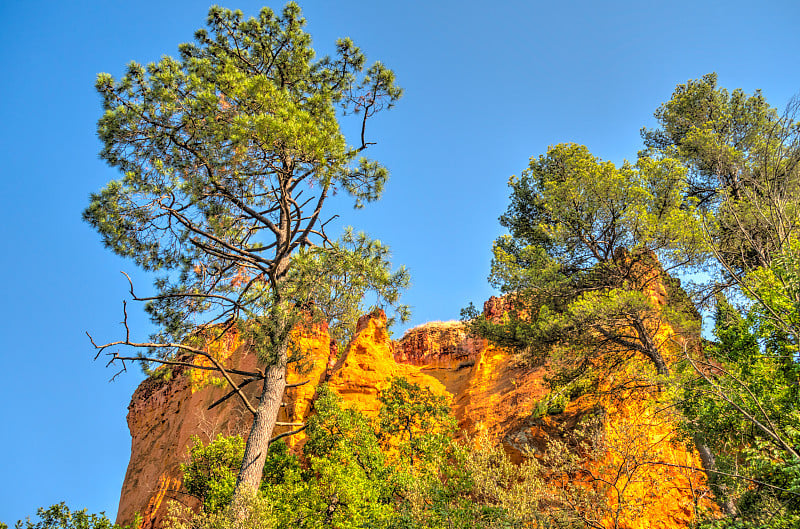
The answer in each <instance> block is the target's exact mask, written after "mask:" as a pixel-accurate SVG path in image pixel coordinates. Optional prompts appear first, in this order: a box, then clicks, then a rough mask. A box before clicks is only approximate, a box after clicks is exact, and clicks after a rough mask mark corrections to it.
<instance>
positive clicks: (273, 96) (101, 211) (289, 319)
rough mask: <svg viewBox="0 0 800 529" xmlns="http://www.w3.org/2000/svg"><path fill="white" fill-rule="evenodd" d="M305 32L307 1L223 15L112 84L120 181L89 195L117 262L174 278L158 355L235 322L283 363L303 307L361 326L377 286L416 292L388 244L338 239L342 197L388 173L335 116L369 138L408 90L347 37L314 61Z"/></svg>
mask: <svg viewBox="0 0 800 529" xmlns="http://www.w3.org/2000/svg"><path fill="white" fill-rule="evenodd" d="M304 26H305V20H304V19H303V18H302V16H301V13H300V8H299V7H298V6H297V4H295V3H289V4H287V5H286V7H285V8H284V9H283V11H282V13H280V14H276V13H274V12H273V11H272V10H271V9H269V8H264V9H262V10H261V12H260V13H259V15H258V16H257V17H254V18H249V19H246V18H244V16H243V15H242V13H241V12H239V11H230V10H227V9H223V8H219V7H212V8H211V9H210V11H209V16H208V30H199V31H198V32H197V33H196V34H195V42H194V43H188V44H182V45H181V46H180V47H179V52H180V53H179V57H178V58H172V57H166V56H165V57H164V58H162V59H161V60H160V61H159V62H156V63H152V64H149V65H147V66H143V65H140V64H137V63H131V64H130V65H129V66H128V70H127V73H126V74H125V75H124V76H123V77H122V78H121V79H119V80H115V79H113V78H112V77H111V76H110V75H108V74H100V75H99V76H98V79H97V90H98V91H99V93H100V95H101V96H102V98H103V109H104V114H103V117H102V118H101V119H100V120H99V122H98V134H99V136H100V139H101V140H102V142H103V150H102V152H101V157H102V158H103V159H104V160H105V161H106V162H107V163H108V164H109V165H110V166H112V167H114V168H116V169H118V170H119V171H120V173H121V174H122V177H121V178H120V179H119V180H115V181H112V182H110V183H109V184H108V185H107V186H106V187H105V188H104V189H103V190H102V191H100V192H99V193H96V194H93V195H92V196H91V201H90V204H89V207H88V208H87V209H86V211H85V212H84V218H85V219H86V220H87V221H88V222H89V223H90V224H91V225H92V226H93V227H95V228H96V229H97V230H98V232H99V233H100V235H101V236H102V238H103V242H104V243H105V244H106V246H107V247H108V248H110V249H111V250H112V251H114V252H115V253H117V254H119V255H122V256H125V257H129V258H131V259H133V260H134V261H135V262H136V263H137V264H138V265H139V266H140V267H142V268H143V269H145V270H150V271H160V272H161V273H162V276H161V277H160V278H158V279H157V280H156V282H155V286H156V292H157V294H156V295H155V296H153V297H151V298H148V299H147V311H148V313H149V314H150V317H151V319H152V320H153V322H154V323H156V324H157V325H158V327H159V328H160V331H159V332H158V334H157V335H155V336H154V337H153V341H154V342H156V343H158V344H169V343H173V344H178V343H183V342H185V341H187V340H189V341H191V337H192V333H194V332H195V330H196V329H197V327H198V326H202V325H206V326H207V325H209V324H211V323H215V322H229V321H230V320H231V318H233V319H235V320H236V321H239V322H246V323H242V324H241V325H240V329H239V330H240V332H241V333H243V334H244V335H246V336H247V337H248V338H249V339H250V342H251V343H252V345H253V347H254V348H255V349H256V350H257V351H258V352H259V355H260V357H261V358H262V360H263V361H264V362H267V363H275V362H278V361H280V356H281V355H282V354H283V353H282V350H284V349H285V345H286V342H287V340H288V337H289V334H290V331H291V329H292V328H293V326H294V324H296V323H297V322H299V321H301V320H302V318H303V315H302V314H300V313H299V312H300V311H297V310H296V308H297V307H305V308H306V309H307V310H310V309H309V307H317V308H318V309H319V310H320V311H321V312H322V316H324V317H325V318H328V319H331V320H332V323H333V328H334V329H337V330H338V329H348V328H350V327H352V326H353V325H354V321H351V320H353V318H354V314H355V313H357V312H358V311H359V309H360V308H362V307H361V298H362V297H363V296H364V294H365V292H366V291H371V292H373V293H374V296H375V298H376V299H377V300H378V302H381V303H387V304H389V305H396V303H397V298H398V295H399V289H401V288H403V287H405V286H406V285H407V282H408V278H407V273H406V272H405V270H402V269H401V270H400V271H398V272H396V273H391V271H390V263H389V262H388V260H387V256H388V251H387V249H386V247H385V246H383V245H382V244H381V243H380V242H378V241H371V240H369V239H368V238H367V237H366V236H364V235H359V236H353V235H352V233H349V232H348V233H347V234H345V236H344V238H343V239H342V240H341V241H338V242H334V241H333V240H331V239H329V238H328V237H327V235H326V234H325V231H324V227H325V224H326V223H327V221H328V220H329V217H331V215H328V216H327V217H326V216H325V211H324V205H325V202H326V199H327V198H328V197H329V196H330V195H332V194H334V193H335V192H336V191H337V190H343V191H345V192H346V193H348V194H349V195H351V196H352V197H353V199H354V203H355V205H356V206H358V207H360V206H361V205H363V204H364V203H366V202H371V201H374V200H377V199H378V198H379V197H380V195H381V193H382V190H383V187H384V183H385V181H386V179H387V177H388V171H387V170H386V169H385V168H384V167H382V166H381V165H380V164H379V163H377V162H375V161H372V160H369V159H367V158H364V157H363V156H362V153H363V151H364V150H365V149H366V148H368V146H369V145H371V144H372V143H370V142H367V141H366V139H365V137H364V134H363V133H362V134H361V136H360V138H359V139H358V140H359V141H358V142H357V143H356V144H350V143H348V141H347V139H346V138H345V136H344V135H343V133H342V132H341V130H340V124H339V118H338V117H337V110H344V111H345V114H346V115H347V116H352V119H355V120H356V121H357V124H358V125H361V127H360V128H361V129H362V130H364V129H363V127H364V126H366V123H367V121H368V120H369V118H371V117H372V116H373V115H375V113H377V112H379V111H381V110H385V109H388V108H390V107H392V106H393V105H394V103H395V102H396V101H397V100H398V99H399V98H400V96H401V95H402V91H401V90H400V89H399V88H398V87H397V86H396V85H395V83H394V75H393V73H392V72H391V71H390V70H388V69H387V68H385V67H384V66H383V65H382V64H381V63H379V62H377V63H375V64H373V65H372V66H370V67H366V66H365V61H366V60H365V56H364V54H363V53H362V52H361V50H360V49H359V48H358V47H356V46H355V45H354V44H353V42H352V41H351V40H349V39H342V40H339V41H338V42H337V44H336V53H335V55H334V56H333V57H327V56H326V57H322V58H318V59H316V58H315V53H314V51H313V49H312V48H311V37H310V36H309V35H308V34H307V33H306V32H305V31H304V30H303V27H304ZM348 119H350V118H348ZM301 195H302V198H300V197H301ZM293 256H297V258H293ZM326 273H327V275H326ZM306 274H308V276H306ZM401 313H402V314H405V309H402V310H401ZM253 323H256V324H255V325H254V324H253ZM345 334H346V332H345ZM175 349H176V348H175V347H161V346H159V347H155V348H151V353H152V354H153V356H156V357H160V358H163V357H165V356H170V355H172V354H174V353H175Z"/></svg>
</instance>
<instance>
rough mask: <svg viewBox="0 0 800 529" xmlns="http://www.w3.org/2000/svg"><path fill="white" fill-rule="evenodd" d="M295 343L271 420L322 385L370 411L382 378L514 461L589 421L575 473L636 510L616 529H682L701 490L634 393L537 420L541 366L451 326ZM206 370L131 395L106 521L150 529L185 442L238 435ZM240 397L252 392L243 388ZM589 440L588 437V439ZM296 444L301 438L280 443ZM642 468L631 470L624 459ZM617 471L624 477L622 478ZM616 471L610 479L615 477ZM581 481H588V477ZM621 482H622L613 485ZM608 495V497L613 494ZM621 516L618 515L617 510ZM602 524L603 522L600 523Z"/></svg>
mask: <svg viewBox="0 0 800 529" xmlns="http://www.w3.org/2000/svg"><path fill="white" fill-rule="evenodd" d="M502 308H503V303H502V300H500V299H497V298H494V299H493V300H490V302H488V303H487V306H486V311H487V314H488V315H491V316H492V317H500V316H501V315H502V310H503V309H502ZM295 342H296V343H297V344H298V346H299V347H301V348H302V349H303V350H304V351H305V352H306V353H307V358H308V366H307V368H308V370H306V371H304V372H305V373H306V374H305V375H303V376H302V377H301V376H300V375H298V374H297V373H292V374H291V375H290V383H291V382H298V381H301V380H304V379H308V380H309V383H307V384H305V385H302V386H299V387H296V388H291V389H289V390H288V391H287V395H286V399H285V403H286V405H285V407H284V408H283V411H282V412H281V415H282V416H281V418H280V419H279V420H281V421H286V422H300V421H302V420H304V419H305V418H307V417H308V415H309V413H311V412H312V409H311V408H312V401H313V397H314V393H315V391H316V387H317V386H318V385H319V384H321V383H322V382H324V381H327V383H328V384H329V385H330V387H331V388H332V389H334V390H335V391H336V392H337V393H339V394H340V395H341V396H342V397H343V398H344V400H345V402H347V403H350V404H351V405H352V406H354V407H356V408H357V409H359V410H361V411H363V412H365V413H367V414H370V415H373V416H374V415H375V414H377V412H378V408H379V403H378V394H379V392H380V390H381V389H383V388H385V387H388V385H389V380H390V379H391V378H392V377H404V378H406V379H408V380H410V381H411V382H415V383H417V384H420V385H423V386H426V387H429V388H431V390H432V391H434V392H435V393H439V394H445V395H448V396H449V397H450V399H451V403H452V409H453V413H454V415H455V417H456V419H457V421H458V425H459V427H460V428H461V430H462V433H463V435H470V436H471V435H475V434H477V433H482V432H485V433H486V434H487V435H488V436H489V437H490V439H493V440H495V441H498V442H501V443H503V446H504V447H505V448H506V451H507V452H508V453H509V454H510V455H511V456H512V458H515V459H517V460H520V459H521V458H522V457H523V454H524V453H531V452H532V453H534V454H541V453H542V452H543V451H544V449H545V447H546V446H547V444H548V442H549V440H550V439H554V438H559V439H561V438H563V437H564V435H565V434H564V432H568V431H571V430H576V429H577V428H578V426H579V425H580V424H583V423H585V422H586V420H587V418H588V419H590V418H599V420H600V422H599V423H598V424H599V426H596V430H597V431H596V432H595V433H596V434H597V435H600V436H601V437H602V439H603V442H604V444H603V445H602V446H603V447H604V448H603V452H602V457H596V454H595V457H593V458H592V457H590V458H588V459H587V461H586V464H585V466H584V470H583V471H582V472H583V474H584V478H582V479H585V480H586V483H587V487H590V486H591V479H592V478H591V476H595V477H597V478H599V479H603V480H606V481H608V477H609V476H610V475H616V476H617V478H616V479H618V480H619V479H622V481H619V488H623V485H624V490H625V497H619V498H615V497H609V498H608V501H609V502H610V503H611V504H613V503H614V502H615V501H624V502H626V505H633V506H634V507H635V508H633V510H632V511H631V514H629V515H628V514H626V515H625V516H626V517H624V519H622V520H618V522H619V523H618V526H619V527H642V528H649V527H653V528H656V527H665V528H666V527H688V526H689V524H690V521H691V519H692V516H693V509H694V505H695V501H696V499H697V497H696V491H697V490H698V488H699V485H701V483H702V479H701V477H700V475H699V474H698V473H697V472H692V471H689V470H687V469H686V468H687V467H689V468H691V467H696V466H698V461H697V458H696V456H695V454H694V453H693V452H691V451H690V450H687V449H686V447H685V444H684V443H682V442H680V441H679V440H678V439H676V438H675V427H674V425H675V420H674V417H671V416H669V414H668V413H665V412H664V411H663V410H662V411H658V410H659V407H657V406H655V407H654V406H651V405H649V404H648V402H647V400H646V399H643V398H642V396H641V395H638V396H634V395H633V394H631V395H630V399H628V400H627V401H625V400H624V399H623V400H619V399H616V400H612V399H605V400H604V399H602V398H597V397H588V396H584V397H579V398H576V399H573V400H572V401H570V402H569V403H568V405H567V406H566V407H565V408H564V409H563V410H561V411H559V412H558V413H546V414H542V413H540V412H538V411H535V410H536V404H537V402H539V401H541V400H542V398H543V397H544V396H545V395H546V394H547V392H548V386H547V385H546V383H545V376H546V375H547V366H546V365H542V366H539V367H535V368H532V367H530V366H529V365H525V364H523V363H521V362H520V360H519V359H518V358H517V357H516V356H515V355H513V354H511V353H509V352H508V351H505V350H503V349H501V348H498V347H495V346H493V345H491V344H488V343H486V342H485V341H484V340H481V339H478V338H475V337H473V336H470V335H469V333H468V332H467V330H466V328H465V327H464V326H463V324H461V323H459V322H435V323H429V324H425V325H423V326H420V327H417V328H414V329H411V330H409V331H407V332H406V333H405V335H404V336H403V337H402V339H400V340H398V341H397V342H392V341H391V339H390V337H389V334H388V332H387V330H386V316H385V315H384V314H383V312H381V311H377V312H375V313H373V314H370V315H367V316H364V317H363V318H362V319H361V320H360V321H359V324H358V331H357V333H356V335H355V337H354V338H353V340H352V341H351V343H350V344H349V345H348V346H347V347H346V348H344V349H343V350H342V351H341V352H340V351H339V349H338V348H337V347H336V346H335V345H333V344H332V343H331V340H330V338H329V337H328V334H327V330H326V329H325V328H324V327H318V328H316V329H314V330H311V331H306V332H298V334H296V336H295ZM216 347H219V350H218V353H220V354H219V356H220V357H223V358H225V360H226V363H227V364H228V365H238V366H243V368H244V369H248V368H253V367H254V365H255V358H254V357H253V355H252V354H250V353H248V351H247V348H246V347H245V346H244V345H243V344H241V343H239V341H238V340H237V339H236V337H235V336H231V337H226V341H225V342H224V343H220V344H219V345H217V346H216ZM207 376H208V375H207V374H206V373H198V372H197V371H196V370H195V371H193V372H191V373H190V372H187V371H183V372H178V371H177V370H176V371H174V372H173V376H172V378H171V379H170V380H154V379H148V380H147V381H145V382H143V383H142V385H141V386H140V387H139V389H138V390H137V391H136V393H135V394H134V396H133V399H132V401H131V405H130V407H129V414H128V424H129V427H130V429H131V436H132V438H133V441H132V450H131V461H130V465H129V467H128V472H127V474H126V478H125V483H124V485H123V490H122V497H121V499H120V508H119V512H118V517H117V522H118V523H127V522H130V521H131V520H132V519H133V515H134V513H136V512H139V513H142V515H143V522H144V523H143V527H144V529H150V528H152V527H158V526H159V524H160V521H161V519H162V516H163V513H164V503H165V500H167V499H170V498H173V499H179V500H180V501H182V502H184V503H186V502H187V500H186V498H185V496H184V495H182V494H181V493H180V464H181V463H182V462H184V461H185V460H186V459H187V447H188V446H189V444H190V438H191V436H192V435H199V436H201V438H202V439H203V440H204V441H207V440H208V439H210V438H211V437H213V436H214V435H216V434H217V433H224V434H233V433H239V434H244V435H246V433H247V430H248V428H249V417H248V416H247V415H246V412H245V410H244V408H243V406H242V405H241V404H240V403H239V402H238V401H237V400H235V399H229V400H228V401H226V402H225V404H223V405H221V406H218V407H216V408H214V409H213V410H207V408H208V406H209V405H210V404H211V403H213V402H214V401H215V400H217V399H218V398H219V397H220V396H222V395H224V390H223V389H220V388H219V387H217V386H214V385H209V384H208V380H207V379H206V378H205V377H207ZM248 389H249V392H250V394H251V395H254V394H255V393H257V392H258V389H259V388H248ZM598 432H599V433H598ZM290 442H291V444H292V445H294V446H299V444H301V443H302V437H301V436H296V437H294V438H292V440H291V441H290ZM645 460H646V461H649V462H650V463H655V464H649V465H647V466H646V467H645V466H642V465H639V466H637V467H636V468H634V469H633V470H632V471H631V468H632V467H630V461H639V462H642V461H645ZM620 469H626V471H629V472H628V474H625V473H624V472H623V473H621V472H620ZM614 473H616V474H614ZM586 476H589V477H588V478H587V477H586ZM620 476H622V477H621V478H620ZM611 490H614V489H613V488H612V489H611ZM625 512H627V511H625ZM603 523H604V525H607V526H611V525H612V524H613V520H604V521H603Z"/></svg>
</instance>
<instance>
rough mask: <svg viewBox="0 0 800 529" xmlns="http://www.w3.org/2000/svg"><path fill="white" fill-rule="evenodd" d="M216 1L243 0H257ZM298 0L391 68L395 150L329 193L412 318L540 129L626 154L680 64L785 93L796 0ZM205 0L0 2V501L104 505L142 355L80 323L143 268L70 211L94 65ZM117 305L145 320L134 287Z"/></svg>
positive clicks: (486, 253)
mask: <svg viewBox="0 0 800 529" xmlns="http://www.w3.org/2000/svg"><path fill="white" fill-rule="evenodd" d="M225 5H226V6H227V7H231V8H238V9H241V10H243V11H244V12H245V13H246V14H250V15H252V14H255V13H256V12H257V11H258V9H259V8H260V7H261V5H262V4H261V3H259V2H252V1H248V0H239V1H238V2H237V3H236V4H225ZM269 5H270V6H271V7H273V8H276V9H280V8H281V7H282V4H281V3H270V4H269ZM301 6H302V7H303V10H304V13H305V15H306V18H307V19H308V21H309V24H308V30H309V31H310V33H311V34H312V35H313V37H314V44H315V46H314V47H315V49H317V51H318V52H319V53H321V54H324V53H326V52H328V51H330V50H331V49H332V44H333V42H334V41H335V39H336V38H337V37H343V36H350V37H352V38H353V40H354V41H355V42H356V44H358V45H359V46H361V47H362V49H363V50H364V51H365V52H366V53H367V55H368V58H369V59H370V60H381V61H383V62H384V63H385V64H387V65H388V66H389V67H391V68H393V69H394V70H395V72H396V74H397V79H398V83H399V84H400V85H401V86H403V87H404V88H405V90H406V95H405V97H404V98H403V100H401V101H400V103H399V104H398V106H397V107H396V109H394V110H393V111H391V112H389V113H386V114H383V115H380V116H379V118H378V119H376V120H375V122H374V124H373V126H372V128H371V130H370V131H369V134H370V136H371V139H373V140H374V141H378V143H379V144H378V145H377V146H376V148H373V149H372V150H371V155H372V156H373V157H375V158H378V159H380V160H381V161H383V162H384V163H385V164H386V165H387V166H388V167H389V168H390V169H391V171H392V179H391V181H390V182H389V184H388V186H387V188H386V193H385V196H384V199H383V200H382V201H380V202H379V203H377V204H374V205H372V206H370V207H368V208H367V209H366V210H363V211H357V212H353V211H352V210H350V209H348V208H346V207H343V209H342V211H337V212H338V213H342V217H343V219H342V224H352V225H354V226H355V227H357V228H359V229H363V230H366V231H368V232H369V233H370V234H371V235H372V236H374V237H377V238H380V239H381V240H383V241H385V242H387V243H388V244H390V245H391V247H392V249H393V255H394V260H395V262H396V263H398V264H401V263H402V264H405V265H407V266H408V267H409V268H410V270H411V273H412V280H413V286H412V287H411V289H410V290H409V291H408V294H407V295H406V298H405V299H406V301H407V302H408V303H410V304H411V305H412V308H413V317H412V321H411V323H410V326H413V325H417V324H421V323H424V322H426V321H430V320H449V319H457V318H458V316H459V310H460V309H461V308H462V307H464V306H465V305H466V304H467V303H469V302H470V301H474V302H475V303H476V304H478V305H479V304H481V303H482V302H483V301H484V300H485V299H486V298H487V297H488V296H489V295H491V294H492V290H491V289H490V288H489V286H488V285H487V283H486V276H487V272H488V268H489V260H490V247H491V242H492V241H493V240H494V239H495V238H496V237H497V236H498V235H499V234H500V233H501V230H500V227H499V225H498V223H497V217H498V216H499V215H500V214H501V213H502V212H503V211H504V209H505V205H506V201H507V197H508V191H507V188H506V183H507V180H508V177H509V176H510V175H512V174H517V173H519V172H520V171H521V170H522V169H523V168H524V167H525V166H526V164H527V160H528V158H529V157H531V156H536V155H539V154H541V153H543V152H544V151H545V150H546V149H547V146H548V145H551V144H555V143H558V142H562V141H574V142H578V143H584V144H586V145H587V146H588V147H589V148H590V150H591V151H592V152H593V153H594V154H595V155H597V156H600V157H602V158H604V159H608V160H612V161H615V162H621V161H622V160H623V159H624V158H634V157H635V155H636V152H637V150H638V149H639V148H640V146H641V141H640V138H639V129H640V128H641V127H643V126H652V125H653V118H652V114H653V111H654V110H655V109H656V107H657V106H658V105H659V104H660V103H662V102H664V101H666V100H667V99H668V98H669V96H670V94H671V93H672V90H673V89H674V87H675V85H676V84H678V83H682V82H685V81H686V80H688V79H692V78H697V77H700V76H702V75H703V74H705V73H708V72H711V71H716V72H718V73H719V80H720V84H721V85H722V86H725V87H728V88H731V89H733V88H737V87H741V88H743V89H744V90H746V91H747V92H752V91H753V90H755V89H757V88H761V89H763V92H764V94H765V96H766V97H767V99H768V101H770V102H771V103H772V104H773V105H775V106H778V107H781V108H782V107H783V106H784V105H785V104H786V102H787V101H788V100H789V98H790V97H791V96H792V95H793V94H795V93H797V92H798V91H800V73H799V72H800V70H798V50H800V32H798V31H797V21H798V18H799V17H798V15H800V3H798V2H795V1H783V2H781V1H765V2H761V3H760V4H759V5H757V4H756V2H752V1H738V0H727V1H719V2H711V1H709V2H702V1H697V0H695V1H677V0H676V1H669V2H666V1H664V2H645V1H638V2H632V1H626V2H621V1H616V2H615V1H604V2H598V1H586V2H570V1H562V2H552V1H549V2H534V1H528V2H522V1H519V2H513V1H493V2H477V1H464V0H462V1H431V2H422V1H409V0H407V1H399V2H383V1H378V0H372V1H359V0H351V1H334V0H314V1H305V2H302V3H301ZM207 11H208V4H207V3H205V2H200V1H189V0H183V1H168V2H163V3H162V2H153V1H150V0H139V1H125V2H122V1H110V0H103V1H68V2H64V1H59V2H55V1H53V2H43V1H35V0H29V1H26V2H19V1H4V2H0V72H2V80H0V124H2V128H1V129H0V216H2V218H0V230H2V251H0V256H2V258H1V259H0V277H2V278H4V281H5V283H4V288H3V291H4V292H3V298H4V299H3V303H2V304H0V359H1V360H2V363H1V364H0V365H1V366H2V379H3V380H2V382H1V383H0V521H4V522H6V523H8V524H13V522H14V521H16V520H17V519H19V518H22V517H24V516H27V515H32V514H33V513H34V512H35V509H36V508H37V507H38V506H48V505H51V504H53V503H57V502H59V501H62V500H63V501H66V502H67V503H68V504H69V505H70V506H72V507H73V508H84V507H85V508H88V509H89V510H90V511H92V512H96V511H102V510H104V511H106V513H107V514H108V515H109V516H110V517H111V518H112V519H113V518H114V516H115V513H116V509H117V504H118V501H119V491H120V487H121V484H122V479H123V477H124V474H125V469H126V466H127V463H128V456H129V454H130V436H129V434H128V430H127V425H126V422H125V415H126V413H127V409H126V408H127V405H128V401H129V398H130V395H131V394H132V392H133V390H134V388H135V387H136V385H137V384H138V383H139V382H140V380H141V379H142V375H141V374H140V373H139V372H138V371H131V372H129V373H126V374H124V375H122V376H120V377H118V378H117V380H116V381H115V382H113V383H109V382H108V380H109V378H110V377H111V376H112V375H113V372H112V371H111V370H109V369H106V368H105V367H104V364H103V363H102V362H100V361H98V362H93V361H92V357H93V355H94V352H93V351H92V349H91V347H90V344H89V343H88V340H87V339H86V336H85V335H84V331H87V330H88V331H91V332H92V333H93V335H95V336H96V337H97V338H98V339H100V340H111V339H116V338H118V337H119V336H121V334H120V333H121V327H120V325H119V323H118V322H119V321H120V319H121V303H122V300H123V299H124V298H125V297H126V294H127V283H126V281H125V279H124V277H123V276H122V275H121V274H119V271H120V270H125V271H127V272H129V273H130V274H131V275H132V277H133V278H134V280H135V281H136V284H137V285H139V287H140V290H141V291H142V292H144V291H146V288H147V286H148V284H149V278H148V277H147V276H146V275H144V274H142V273H137V271H136V270H135V268H134V267H133V265H132V264H131V263H129V262H125V261H123V260H121V259H119V258H117V257H115V256H113V255H111V254H110V253H109V252H107V251H106V250H105V249H104V248H103V247H102V245H101V243H100V240H99V237H98V236H97V235H96V234H95V233H94V232H93V231H92V230H91V229H90V227H89V226H88V225H86V224H84V223H83V222H82V221H81V218H80V215H81V211H82V210H83V208H84V207H85V206H86V204H87V197H88V194H89V193H90V192H92V191H96V190H98V189H99V188H100V187H101V186H102V185H104V184H105V183H106V182H107V181H109V180H110V179H113V178H116V174H115V173H114V172H113V171H111V170H110V169H108V168H107V167H105V166H104V164H103V163H101V162H100V161H99V159H98V156H97V152H98V151H99V149H100V143H99V141H98V140H97V138H96V135H95V123H96V120H97V118H98V117H99V116H100V100H99V97H98V96H97V95H96V93H95V91H94V88H93V86H94V78H95V75H96V74H97V73H99V72H109V73H112V74H113V75H115V76H118V75H119V74H120V73H121V72H122V71H123V69H124V66H125V64H126V63H127V62H128V61H130V60H136V61H138V62H143V63H144V62H149V61H153V60H156V59H158V58H159V57H160V56H161V55H163V54H170V55H175V54H176V51H177V45H178V44H179V43H180V42H184V41H188V40H191V38H192V34H193V32H194V30H196V29H198V28H200V27H203V26H204V24H205V16H206V14H207ZM131 324H132V328H133V331H134V333H135V334H137V335H139V336H146V335H147V334H148V332H149V327H148V322H147V321H146V319H145V318H144V317H143V316H142V314H141V312H140V310H139V309H138V308H134V309H132V310H131ZM407 327H408V326H406V327H404V328H403V329H405V328H407ZM403 329H400V331H402V330H403Z"/></svg>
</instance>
